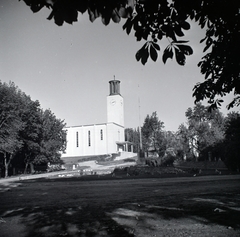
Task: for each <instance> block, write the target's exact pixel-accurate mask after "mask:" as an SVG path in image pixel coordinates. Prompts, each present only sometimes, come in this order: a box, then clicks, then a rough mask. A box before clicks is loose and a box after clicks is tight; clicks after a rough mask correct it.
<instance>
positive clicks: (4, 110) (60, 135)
mask: <svg viewBox="0 0 240 237" xmlns="http://www.w3.org/2000/svg"><path fill="white" fill-rule="evenodd" d="M64 126H65V123H64V121H62V120H60V119H57V118H56V116H55V115H54V114H53V113H52V112H51V111H50V110H49V109H47V110H43V109H41V107H40V103H39V101H32V100H31V98H30V96H27V95H26V94H25V93H23V92H22V91H21V90H19V89H18V87H17V86H15V84H14V83H12V82H10V83H9V84H7V83H1V81H0V171H3V170H5V172H4V173H5V174H4V175H5V177H7V176H8V170H9V166H10V165H11V163H13V162H15V163H18V164H24V165H25V172H26V170H27V168H28V166H30V167H31V172H34V165H36V164H44V163H45V164H46V163H48V162H59V161H60V157H61V152H62V151H64V150H65V148H66V131H65V130H64V129H63V128H64ZM0 173H1V172H0Z"/></svg>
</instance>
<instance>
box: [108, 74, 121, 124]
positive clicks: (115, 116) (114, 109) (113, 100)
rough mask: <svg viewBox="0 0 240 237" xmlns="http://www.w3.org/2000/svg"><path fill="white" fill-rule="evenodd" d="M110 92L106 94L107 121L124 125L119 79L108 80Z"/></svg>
mask: <svg viewBox="0 0 240 237" xmlns="http://www.w3.org/2000/svg"><path fill="white" fill-rule="evenodd" d="M109 86H110V94H109V96H107V122H108V123H110V122H113V123H116V124H119V125H121V126H123V127H124V111H123V97H122V96H121V94H120V81H119V80H115V77H114V80H111V81H109Z"/></svg>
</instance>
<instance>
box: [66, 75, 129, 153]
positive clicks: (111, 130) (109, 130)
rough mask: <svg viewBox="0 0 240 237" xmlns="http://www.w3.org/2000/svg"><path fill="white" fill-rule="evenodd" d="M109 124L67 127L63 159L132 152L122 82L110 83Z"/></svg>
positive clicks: (112, 81)
mask: <svg viewBox="0 0 240 237" xmlns="http://www.w3.org/2000/svg"><path fill="white" fill-rule="evenodd" d="M109 85H110V94H109V95H108V96H107V122H106V123H99V124H90V125H80V126H71V127H67V128H66V130H67V148H66V151H65V153H63V154H62V157H77V156H95V155H105V154H113V153H120V152H124V151H129V150H130V151H132V145H131V144H130V145H129V143H128V142H125V135H124V101H123V97H122V96H121V94H120V81H119V80H115V79H114V80H111V81H109Z"/></svg>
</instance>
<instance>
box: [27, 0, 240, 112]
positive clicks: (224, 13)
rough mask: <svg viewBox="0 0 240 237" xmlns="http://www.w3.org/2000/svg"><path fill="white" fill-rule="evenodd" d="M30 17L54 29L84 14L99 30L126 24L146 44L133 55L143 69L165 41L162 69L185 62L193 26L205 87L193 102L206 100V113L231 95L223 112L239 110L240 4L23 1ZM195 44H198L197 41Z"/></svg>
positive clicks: (216, 0) (209, 0)
mask: <svg viewBox="0 0 240 237" xmlns="http://www.w3.org/2000/svg"><path fill="white" fill-rule="evenodd" d="M24 2H25V3H26V4H27V5H28V6H29V7H30V8H31V10H32V11H33V12H38V11H39V10H41V9H42V8H43V7H47V8H50V9H51V13H50V15H49V17H48V19H49V20H51V19H54V21H55V23H56V24H57V25H59V26H60V25H63V23H64V22H67V23H69V24H72V23H73V22H75V21H77V17H78V13H79V12H80V13H82V14H83V13H86V12H87V13H88V15H89V19H90V21H91V22H93V21H94V20H95V19H96V18H98V17H101V19H102V22H103V24H105V25H108V24H109V22H110V20H112V21H113V22H115V23H118V22H120V20H121V18H126V19H127V20H126V22H125V24H124V25H123V29H124V30H125V31H126V33H127V34H130V32H133V33H134V36H135V37H136V39H137V41H140V40H144V41H146V42H145V43H144V45H143V46H142V48H141V49H140V50H139V51H138V52H137V53H136V59H137V60H138V61H141V63H142V64H145V63H146V62H147V60H148V59H149V57H150V58H151V59H152V60H153V61H157V58H158V54H159V53H160V49H161V47H160V44H159V42H162V40H163V39H167V41H168V42H169V45H168V46H167V47H166V48H165V49H164V50H163V54H162V60H163V62H164V63H166V61H167V60H168V59H169V58H170V59H172V58H173V57H174V56H175V59H176V61H177V63H178V64H179V65H184V64H185V62H186V56H189V55H191V54H193V50H192V48H191V47H190V46H189V45H188V41H187V40H185V39H184V38H182V37H184V36H185V31H187V30H190V28H191V25H190V23H189V22H191V21H195V22H197V23H198V25H199V26H200V27H201V28H204V29H205V30H206V34H205V37H204V38H203V39H201V41H200V43H204V44H205V47H204V53H205V55H204V56H203V58H202V59H201V61H200V62H199V63H198V66H199V67H200V70H201V73H202V74H203V75H204V76H205V81H204V82H202V83H199V84H197V85H196V86H195V87H194V93H193V95H194V97H195V102H199V101H201V100H204V99H207V100H208V103H209V104H210V105H211V107H210V108H217V107H218V106H220V105H221V103H222V102H223V100H222V99H219V98H218V97H219V96H220V97H222V96H225V95H226V94H228V93H230V92H233V93H234V98H233V100H232V101H231V102H230V104H229V105H228V108H231V107H233V106H239V104H240V86H239V68H240V58H239V52H240V45H239V41H240V33H239V25H240V13H239V9H240V2H239V1H236V0H229V1H226V0H195V1H192V0H172V1H170V0H116V1H109V0H103V1H98V0H82V1H78V0H73V1H66V0H58V1H55V0H34V1H31V0H24ZM199 40H200V39H199Z"/></svg>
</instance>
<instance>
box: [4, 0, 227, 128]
mask: <svg viewBox="0 0 240 237" xmlns="http://www.w3.org/2000/svg"><path fill="white" fill-rule="evenodd" d="M49 13H50V11H49V10H48V9H45V10H41V11H40V12H38V13H35V14H34V13H32V12H31V10H30V8H29V7H27V6H26V5H25V3H24V2H18V1H17V0H8V1H4V0H0V80H1V81H2V82H9V81H13V82H14V83H15V84H16V85H17V86H18V87H19V88H20V89H21V90H22V91H23V92H25V93H26V94H27V95H30V96H31V98H32V99H33V100H39V101H40V104H41V106H42V108H44V109H47V108H50V109H51V111H52V112H53V113H55V115H56V116H57V117H58V118H60V119H64V120H65V122H66V123H67V125H68V126H73V125H82V124H94V123H104V122H106V119H107V114H106V112H107V108H106V96H107V95H108V94H109V84H108V81H109V80H112V79H113V76H114V75H115V76H116V79H118V80H120V81H121V94H122V96H123V97H124V102H125V111H124V112H125V127H131V128H136V127H137V126H139V117H140V121H141V125H142V123H143V120H144V118H145V117H146V116H147V114H152V112H154V111H157V114H158V117H159V119H160V120H161V121H163V122H164V124H165V129H166V130H172V131H176V130H177V129H178V126H179V125H180V124H181V123H183V122H185V120H186V119H185V111H186V110H187V108H188V107H193V106H194V98H193V97H192V89H193V87H194V85H195V84H196V83H197V82H201V81H203V80H204V77H203V75H201V74H200V70H199V68H198V67H197V63H198V61H199V60H200V58H201V56H202V54H201V50H202V46H201V45H199V43H198V42H199V41H200V39H201V35H202V32H201V31H200V30H199V28H197V27H195V26H194V27H193V29H192V30H191V32H187V36H186V37H185V38H184V39H186V40H190V44H191V46H192V47H193V50H194V55H193V56H190V57H188V59H187V64H186V65H185V66H179V65H178V64H177V63H176V62H175V60H173V61H169V60H168V61H167V64H166V65H164V64H163V62H162V60H161V56H160V58H159V60H158V61H157V63H154V62H152V61H149V62H148V63H147V64H146V65H145V66H143V65H142V64H141V63H139V62H137V61H136V59H135V53H136V52H137V50H138V49H140V47H141V46H142V45H143V44H144V42H140V43H139V42H136V39H135V38H134V36H133V35H131V36H128V35H127V34H126V32H124V31H123V30H122V23H123V22H124V21H122V23H121V24H114V23H112V22H111V24H110V25H109V26H104V25H103V24H102V23H101V21H100V19H98V20H96V21H95V22H94V23H91V22H90V21H89V20H88V16H87V15H84V16H81V15H79V18H78V19H79V21H78V22H77V23H74V24H73V25H69V24H64V26H62V27H58V26H57V25H55V23H54V21H53V20H52V21H48V20H47V19H46V18H47V17H48V15H49ZM161 50H164V47H163V46H162V47H161ZM139 98H140V116H139V104H138V101H139ZM228 101H229V100H228ZM222 112H223V113H225V114H226V113H227V112H229V111H227V110H226V108H225V106H224V107H223V108H222Z"/></svg>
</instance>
